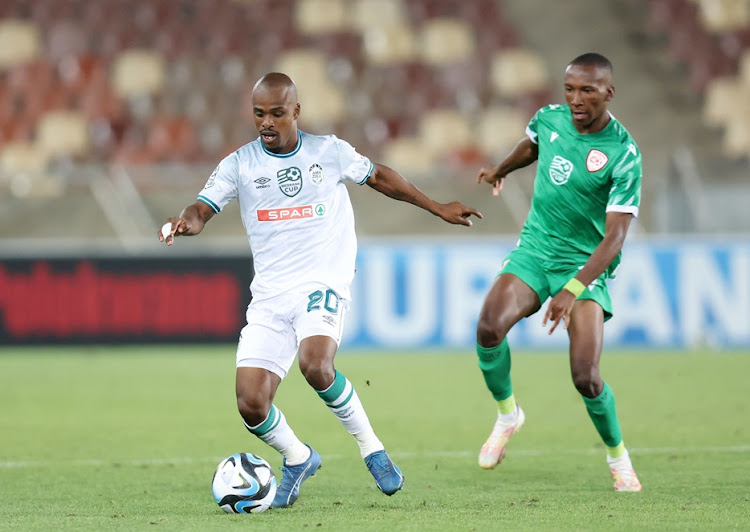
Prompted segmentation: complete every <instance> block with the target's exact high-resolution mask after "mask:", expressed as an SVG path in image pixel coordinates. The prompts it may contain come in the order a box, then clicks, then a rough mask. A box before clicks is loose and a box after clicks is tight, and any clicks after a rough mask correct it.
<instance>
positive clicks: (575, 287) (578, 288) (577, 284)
mask: <svg viewBox="0 0 750 532" xmlns="http://www.w3.org/2000/svg"><path fill="white" fill-rule="evenodd" d="M563 289H565V290H567V291H568V292H570V293H571V294H573V295H574V296H576V299H578V298H579V297H581V294H583V291H584V290H586V285H584V284H583V283H582V282H581V281H579V280H578V279H576V278H575V277H573V278H572V279H571V280H570V281H568V282H567V283H565V286H563Z"/></svg>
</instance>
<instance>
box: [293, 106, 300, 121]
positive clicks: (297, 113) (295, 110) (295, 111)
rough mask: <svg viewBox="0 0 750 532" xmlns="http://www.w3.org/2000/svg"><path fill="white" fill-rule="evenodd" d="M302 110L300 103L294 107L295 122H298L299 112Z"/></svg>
mask: <svg viewBox="0 0 750 532" xmlns="http://www.w3.org/2000/svg"><path fill="white" fill-rule="evenodd" d="M300 109H301V107H300V105H299V103H298V104H297V105H295V106H294V115H293V116H294V119H295V120H297V117H299V111H300Z"/></svg>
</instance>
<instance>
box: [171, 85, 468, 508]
mask: <svg viewBox="0 0 750 532" xmlns="http://www.w3.org/2000/svg"><path fill="white" fill-rule="evenodd" d="M252 104H253V116H254V122H255V127H256V128H257V130H258V132H259V133H260V136H259V138H258V139H257V140H255V141H253V142H250V143H249V144H246V145H244V146H242V147H241V148H239V149H238V150H237V151H235V152H234V153H232V154H230V155H229V156H227V157H226V158H225V159H224V160H222V161H221V163H219V166H218V167H217V168H216V170H214V172H213V173H212V174H211V176H210V177H209V179H208V181H207V183H206V185H205V186H204V188H203V190H201V192H200V194H199V196H198V200H197V201H196V203H194V204H193V205H190V206H188V207H186V208H185V209H183V211H182V212H181V213H180V215H179V216H178V217H172V218H169V219H168V220H167V221H168V222H169V223H171V231H170V232H169V233H168V234H167V235H166V236H164V235H162V234H161V233H159V239H160V241H163V242H166V244H167V245H168V246H171V245H172V244H173V243H174V238H175V237H177V236H188V235H197V234H198V233H200V232H201V231H202V230H203V227H204V225H205V223H206V222H208V221H209V220H210V219H211V217H213V215H214V214H217V213H219V212H220V211H221V209H222V208H224V206H225V205H227V203H229V202H230V201H231V200H232V199H234V198H237V199H238V201H239V204H240V210H241V215H242V223H243V224H244V226H245V229H246V230H247V235H248V239H249V241H250V248H251V251H252V255H253V264H254V267H255V276H254V278H253V281H252V284H251V285H250V288H251V291H252V295H253V299H252V302H251V303H250V305H249V306H248V309H247V325H246V326H245V327H244V328H243V329H242V332H241V333H240V339H239V344H238V346H237V376H236V392H237V407H238V409H239V412H240V415H241V416H242V419H243V421H244V423H245V426H246V427H247V430H249V431H250V432H251V433H253V434H255V435H256V436H257V437H258V438H260V439H261V440H262V441H264V442H265V443H266V444H268V445H270V446H271V447H273V448H274V449H276V450H277V451H278V452H280V453H281V454H282V455H283V460H284V466H283V468H282V471H283V476H282V479H281V482H280V483H279V486H278V489H277V492H276V497H275V498H274V500H273V503H272V507H274V508H281V507H286V506H291V505H292V504H294V502H295V501H296V500H297V499H298V498H299V492H300V486H301V484H302V482H304V481H305V480H306V479H307V478H309V477H310V476H312V475H314V474H315V472H316V471H317V470H318V468H319V467H320V462H321V460H320V455H319V454H318V453H317V452H316V451H315V450H314V449H313V448H312V447H310V446H309V445H307V444H305V443H302V441H300V440H299V439H298V438H297V436H296V435H295V433H294V431H293V430H292V428H291V427H290V426H289V424H288V423H287V421H286V418H285V417H284V414H283V413H282V412H281V410H279V409H278V408H277V407H276V406H275V405H274V404H273V398H274V395H275V394H276V389H277V388H278V386H279V383H280V382H281V380H282V379H283V378H284V377H285V376H286V374H287V373H288V371H289V369H290V368H291V366H292V364H293V363H294V358H295V355H297V356H298V357H299V367H300V370H301V372H302V374H303V375H304V377H305V379H306V380H307V382H308V383H309V384H310V386H312V387H313V389H314V390H315V391H316V392H317V394H318V396H320V398H321V399H322V400H323V401H324V402H325V404H326V405H327V406H328V408H329V409H330V410H331V412H333V414H334V415H335V416H336V417H337V418H338V419H339V421H340V422H341V424H342V425H344V427H345V428H346V429H347V431H348V432H349V433H350V434H351V435H352V436H354V439H355V440H356V441H357V444H358V445H359V448H360V454H361V456H362V458H363V459H364V461H365V464H366V465H367V468H368V470H369V471H370V473H371V474H372V476H373V477H374V479H375V483H376V484H377V486H378V488H379V489H380V490H381V491H382V492H383V493H385V494H386V495H393V494H394V493H396V492H397V491H398V490H400V489H401V487H402V486H403V484H404V476H403V474H402V473H401V471H400V469H399V468H398V467H397V466H396V465H395V464H394V463H393V461H392V460H391V459H390V457H389V456H388V454H387V453H386V451H385V448H384V446H383V443H382V442H381V441H380V440H379V439H378V437H377V436H376V435H375V432H374V430H373V428H372V426H371V425H370V421H369V419H368V417H367V414H366V413H365V410H364V408H363V406H362V403H361V401H360V400H359V397H358V396H357V392H356V391H355V390H354V388H353V386H352V384H351V382H349V380H348V379H347V378H346V377H345V376H344V375H342V374H341V373H339V372H338V371H336V369H335V367H334V364H333V360H334V356H335V355H336V350H337V349H338V346H339V344H340V342H341V333H342V327H343V318H344V313H345V311H346V309H347V308H348V306H349V301H350V294H349V285H350V283H351V281H352V279H353V277H354V262H355V258H356V254H357V241H356V235H355V232H354V213H353V210H352V205H351V202H350V200H349V194H348V192H347V188H346V185H345V182H346V181H349V182H352V183H355V184H358V185H363V184H365V183H367V184H368V185H369V186H370V187H372V188H374V189H375V190H377V191H379V192H381V193H383V194H385V195H386V196H389V197H391V198H394V199H397V200H401V201H407V202H409V203H412V204H414V205H416V206H418V207H421V208H423V209H425V210H427V211H429V212H431V213H432V214H434V215H436V216H439V217H440V218H442V219H443V220H445V221H446V222H448V223H452V224H459V225H466V226H471V225H472V223H471V220H470V219H469V218H470V216H471V215H474V216H477V217H479V218H481V217H482V216H481V214H480V213H479V212H477V211H476V210H474V209H471V208H469V207H466V206H465V205H463V204H462V203H460V202H451V203H446V204H441V203H437V202H435V201H433V200H431V199H430V198H428V197H427V196H425V195H424V194H423V193H422V192H421V191H420V190H419V189H417V188H416V187H415V186H414V185H412V184H411V183H409V182H408V181H407V180H406V179H404V178H403V177H402V176H401V175H399V174H398V173H397V172H395V171H394V170H392V169H390V168H388V167H387V166H383V165H380V164H374V163H372V162H370V160H369V159H368V158H367V157H364V156H362V155H360V154H359V153H357V152H356V151H355V149H354V148H353V147H352V146H351V145H350V144H348V143H347V142H345V141H343V140H341V139H338V138H336V137H335V136H334V135H325V136H316V135H310V134H307V133H305V132H303V131H301V130H299V129H298V127H297V118H298V116H299V113H300V105H299V103H298V102H297V88H296V86H295V85H294V82H293V81H292V80H291V78H289V77H288V76H287V75H285V74H282V73H278V72H274V73H270V74H267V75H265V76H263V77H262V78H261V79H260V80H258V82H257V83H256V84H255V86H254V87H253V92H252Z"/></svg>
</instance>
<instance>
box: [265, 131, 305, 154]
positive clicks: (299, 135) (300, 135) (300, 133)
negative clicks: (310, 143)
mask: <svg viewBox="0 0 750 532" xmlns="http://www.w3.org/2000/svg"><path fill="white" fill-rule="evenodd" d="M304 136H305V133H304V132H303V131H300V130H297V145H296V146H295V147H294V149H293V150H292V151H290V152H289V153H274V152H272V151H268V150H267V149H266V147H265V146H264V145H263V141H262V140H260V139H258V142H260V147H261V149H263V151H264V152H266V155H270V156H271V157H278V158H279V159H284V158H286V157H291V156H292V155H295V154H296V153H297V152H298V151H299V150H300V148H301V147H302V138H303V137H304Z"/></svg>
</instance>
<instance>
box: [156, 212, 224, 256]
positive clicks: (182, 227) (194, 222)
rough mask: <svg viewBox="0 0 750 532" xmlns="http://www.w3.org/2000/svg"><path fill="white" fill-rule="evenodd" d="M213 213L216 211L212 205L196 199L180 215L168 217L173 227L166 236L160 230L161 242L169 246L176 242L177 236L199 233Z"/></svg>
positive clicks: (168, 221)
mask: <svg viewBox="0 0 750 532" xmlns="http://www.w3.org/2000/svg"><path fill="white" fill-rule="evenodd" d="M213 215H214V211H213V210H212V209H211V207H209V206H208V205H206V204H205V203H203V202H202V201H196V202H195V203H193V204H192V205H189V206H187V207H185V208H184V209H182V212H181V213H180V215H179V216H173V217H171V218H167V223H171V224H172V229H171V231H170V232H169V233H168V234H167V235H166V236H165V235H164V234H162V232H161V231H159V242H166V244H167V245H168V246H171V245H172V244H174V239H175V237H177V236H180V235H182V236H192V235H197V234H198V233H200V232H201V231H203V227H204V226H205V225H206V222H208V221H209V220H210V219H211V217H212V216H213ZM165 225H166V224H165Z"/></svg>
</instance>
